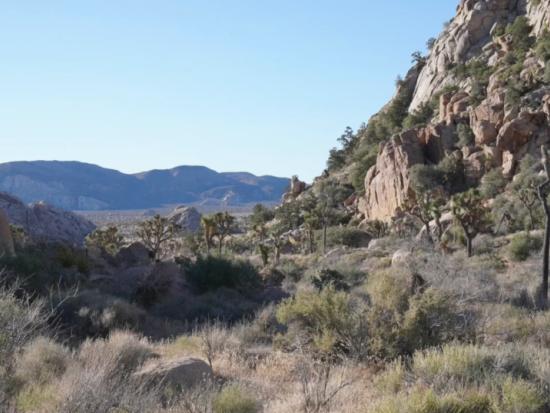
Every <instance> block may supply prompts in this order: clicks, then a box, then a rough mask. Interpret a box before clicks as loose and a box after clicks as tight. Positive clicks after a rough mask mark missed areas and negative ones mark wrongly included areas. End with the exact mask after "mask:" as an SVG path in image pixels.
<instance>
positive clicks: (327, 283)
mask: <svg viewBox="0 0 550 413" xmlns="http://www.w3.org/2000/svg"><path fill="white" fill-rule="evenodd" d="M311 282H312V284H313V285H314V286H315V288H317V290H319V291H321V290H323V289H325V288H327V287H332V288H334V289H335V290H338V291H347V290H349V288H350V286H349V284H348V283H347V282H346V280H345V276H344V275H343V274H341V273H340V272H338V271H336V270H331V269H328V268H324V269H322V270H320V271H319V273H318V274H317V275H316V276H315V277H313V278H312V279H311Z"/></svg>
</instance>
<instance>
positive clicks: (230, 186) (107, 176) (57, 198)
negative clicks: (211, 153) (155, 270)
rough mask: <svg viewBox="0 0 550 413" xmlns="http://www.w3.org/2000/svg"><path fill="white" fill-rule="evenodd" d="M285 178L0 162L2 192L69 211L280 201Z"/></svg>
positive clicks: (190, 169) (203, 169) (192, 168)
mask: <svg viewBox="0 0 550 413" xmlns="http://www.w3.org/2000/svg"><path fill="white" fill-rule="evenodd" d="M288 183H289V180H288V179H286V178H277V177H272V176H265V177H256V176H254V175H252V174H247V173H218V172H216V171H214V170H212V169H209V168H206V167H203V166H179V167H176V168H172V169H168V170H153V171H147V172H142V173H138V174H134V175H130V174H124V173H122V172H119V171H116V170H112V169H106V168H102V167H100V166H97V165H91V164H86V163H81V162H60V161H30V162H9V163H4V164H0V191H5V192H8V193H11V194H13V195H15V196H17V197H19V198H21V199H22V200H23V201H25V202H36V201H40V200H43V201H46V202H48V203H51V204H53V205H56V206H58V207H62V208H65V209H72V210H101V209H141V208H155V207H159V206H162V205H166V204H175V203H193V202H202V201H205V200H212V199H213V200H218V201H222V200H223V201H225V202H229V203H233V204H239V203H249V202H271V201H277V200H279V199H280V197H281V195H282V193H283V192H284V190H285V189H286V187H287V186H288Z"/></svg>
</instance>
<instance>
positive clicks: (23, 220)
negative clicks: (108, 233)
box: [0, 192, 95, 246]
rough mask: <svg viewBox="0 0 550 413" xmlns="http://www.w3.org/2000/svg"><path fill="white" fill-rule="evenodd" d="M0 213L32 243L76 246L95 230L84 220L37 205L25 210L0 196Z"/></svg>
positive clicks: (17, 201) (19, 202) (2, 195)
mask: <svg viewBox="0 0 550 413" xmlns="http://www.w3.org/2000/svg"><path fill="white" fill-rule="evenodd" d="M0 209H3V210H4V211H5V212H6V214H7V216H8V218H9V220H10V222H11V223H12V224H14V225H18V226H20V227H21V228H23V230H24V231H25V233H26V234H27V235H28V236H29V237H30V238H31V239H33V240H35V241H48V242H61V243H66V244H70V245H77V246H80V245H82V244H83V243H84V239H85V238H86V235H88V234H89V233H91V232H92V231H93V230H94V229H95V225H94V224H93V223H92V222H90V221H88V220H87V219H85V218H83V217H81V216H80V215H77V214H75V213H73V212H70V211H65V210H62V209H60V208H56V207H54V206H51V205H48V204H46V203H44V202H38V203H35V204H31V205H29V206H27V205H25V204H24V203H23V202H22V201H20V200H19V199H17V198H15V197H14V196H11V195H9V194H6V193H4V192H0Z"/></svg>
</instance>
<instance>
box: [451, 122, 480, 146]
mask: <svg viewBox="0 0 550 413" xmlns="http://www.w3.org/2000/svg"><path fill="white" fill-rule="evenodd" d="M456 134H457V136H458V146H459V147H460V148H462V147H463V146H469V145H472V144H473V143H474V140H475V136H474V132H473V131H472V128H470V126H469V125H465V124H463V123H461V124H459V125H458V126H457V127H456Z"/></svg>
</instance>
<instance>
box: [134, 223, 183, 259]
mask: <svg viewBox="0 0 550 413" xmlns="http://www.w3.org/2000/svg"><path fill="white" fill-rule="evenodd" d="M175 234H176V230H175V227H174V225H173V224H172V223H171V222H170V221H169V220H168V218H165V217H161V216H160V215H155V216H154V217H153V218H152V219H150V220H147V221H143V222H141V223H140V224H139V227H138V231H137V235H138V237H139V238H140V240H141V242H142V243H143V245H145V246H146V247H147V248H149V249H150V250H151V252H152V253H153V256H154V258H155V260H159V259H160V258H161V255H162V247H163V246H164V245H165V244H166V243H167V242H168V241H170V240H172V239H173V238H174V236H175Z"/></svg>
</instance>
